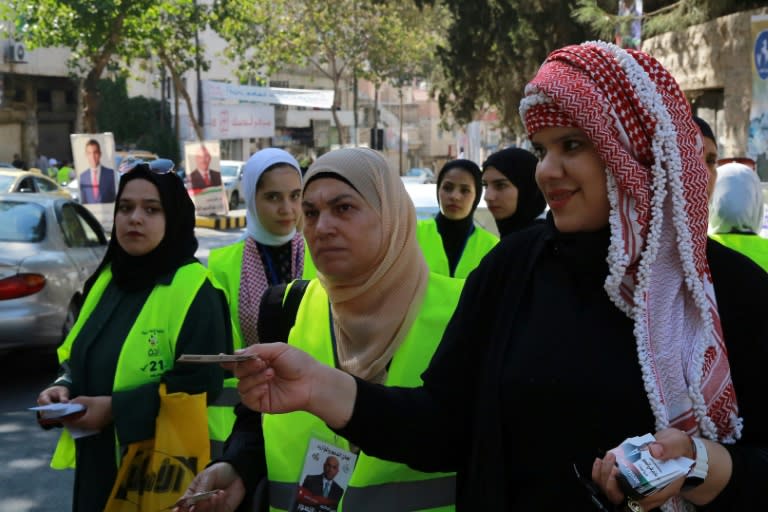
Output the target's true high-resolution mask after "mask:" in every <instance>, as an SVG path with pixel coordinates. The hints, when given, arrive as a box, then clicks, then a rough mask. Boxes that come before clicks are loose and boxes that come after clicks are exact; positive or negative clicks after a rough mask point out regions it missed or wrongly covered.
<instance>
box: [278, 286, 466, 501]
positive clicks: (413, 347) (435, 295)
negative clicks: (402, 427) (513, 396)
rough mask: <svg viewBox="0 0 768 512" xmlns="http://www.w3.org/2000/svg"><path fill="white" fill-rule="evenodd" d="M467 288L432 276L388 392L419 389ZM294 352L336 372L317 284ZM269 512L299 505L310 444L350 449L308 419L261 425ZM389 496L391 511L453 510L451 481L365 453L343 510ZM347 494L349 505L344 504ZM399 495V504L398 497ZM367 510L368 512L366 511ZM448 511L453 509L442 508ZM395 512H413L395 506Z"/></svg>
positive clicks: (299, 322) (294, 336) (291, 417)
mask: <svg viewBox="0 0 768 512" xmlns="http://www.w3.org/2000/svg"><path fill="white" fill-rule="evenodd" d="M462 285H463V281H462V280H458V279H451V278H448V277H445V276H440V275H437V274H434V273H432V274H430V276H429V282H428V286H427V291H426V294H425V297H424V302H423V304H422V305H421V307H420V310H419V314H418V315H417V317H416V321H415V322H414V324H413V326H412V327H411V329H410V331H409V333H408V336H407V337H406V339H405V340H404V341H403V343H402V344H401V346H400V347H399V348H398V349H397V351H396V352H395V355H394V358H393V359H392V362H391V364H390V368H389V372H388V375H387V381H386V384H387V385H389V386H403V387H416V386H419V385H421V384H422V381H421V373H422V372H423V371H424V370H425V369H426V367H427V365H428V364H429V361H430V360H431V358H432V355H433V353H434V351H435V349H436V348H437V345H438V344H439V342H440V339H441V338H442V334H443V331H444V330H445V326H446V324H447V323H448V320H449V319H450V317H451V314H452V313H453V310H454V309H455V307H456V303H457V302H458V298H459V294H460V293H461V287H462ZM288 342H289V343H290V344H291V345H295V346H297V347H298V348H300V349H301V350H303V351H305V352H307V353H309V354H310V355H311V356H312V357H314V358H315V359H317V360H318V361H321V362H323V363H325V364H328V365H331V366H333V365H334V356H333V348H332V344H331V337H330V321H329V314H328V296H327V294H326V293H325V290H323V288H322V287H321V286H320V283H319V282H318V281H317V280H313V281H312V282H310V284H309V286H308V287H307V291H306V292H305V294H304V298H303V300H302V302H301V305H300V306H299V310H298V312H297V315H296V324H295V326H294V328H293V329H292V330H291V334H290V336H289V338H288ZM263 429H264V440H265V441H264V444H265V450H266V454H267V468H268V474H269V489H270V506H271V510H288V508H289V507H288V506H286V505H289V504H290V503H291V502H292V501H293V500H295V497H296V491H297V488H298V484H299V478H300V477H301V476H302V475H301V470H302V466H303V464H304V458H305V456H306V449H307V446H308V445H309V440H310V438H312V437H316V438H318V439H322V440H325V441H328V442H330V443H333V444H335V445H337V446H340V447H342V448H344V449H348V448H349V443H348V442H347V441H346V439H343V438H341V437H339V436H337V435H336V434H335V433H334V432H333V431H331V430H330V429H328V427H327V426H326V425H325V423H324V422H322V421H320V420H319V419H318V418H316V417H315V416H312V415H311V414H308V413H305V412H295V413H288V414H279V415H265V416H264V417H263ZM382 492H386V493H387V494H391V495H390V496H388V497H387V498H386V499H387V503H400V501H398V498H402V499H403V500H404V501H403V502H402V503H408V502H413V503H419V504H420V505H423V506H421V509H422V510H453V503H454V501H455V486H454V485H453V474H447V473H422V472H419V471H415V470H413V469H411V468H409V467H408V466H406V465H404V464H398V463H394V462H389V461H384V460H381V459H378V458H376V457H371V456H368V455H367V454H365V453H363V452H361V453H360V454H359V456H358V461H357V465H356V466H355V469H354V471H353V473H352V476H351V477H350V479H349V483H348V487H347V491H346V493H345V496H344V497H343V498H342V502H341V503H340V505H339V510H342V508H343V509H346V510H348V511H352V512H356V511H358V510H371V508H370V507H371V506H372V503H373V502H372V501H371V500H372V499H373V500H376V499H378V498H377V497H378V496H380V495H381V493H382ZM347 493H348V495H349V498H350V500H351V501H347ZM401 495H402V496H401ZM363 504H365V505H363ZM443 507H448V508H443ZM389 510H390V512H391V511H393V510H412V509H408V508H401V506H399V505H397V506H395V508H394V509H389Z"/></svg>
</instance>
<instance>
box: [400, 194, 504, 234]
mask: <svg viewBox="0 0 768 512" xmlns="http://www.w3.org/2000/svg"><path fill="white" fill-rule="evenodd" d="M403 184H404V185H405V190H406V191H408V195H410V196H411V201H413V205H414V206H415V207H416V220H422V219H430V218H433V217H434V216H435V215H437V212H439V211H440V205H439V204H438V202H437V185H435V184H434V183H408V182H405V183H403ZM475 225H477V226H480V227H482V228H484V229H486V230H487V231H490V232H491V233H493V234H494V235H496V236H499V230H498V228H497V227H496V221H495V220H493V215H492V214H491V212H490V211H489V210H488V205H486V204H485V199H483V198H482V197H481V198H480V203H479V204H478V205H477V210H475Z"/></svg>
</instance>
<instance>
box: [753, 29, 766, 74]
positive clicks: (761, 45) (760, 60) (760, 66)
mask: <svg viewBox="0 0 768 512" xmlns="http://www.w3.org/2000/svg"><path fill="white" fill-rule="evenodd" d="M755 69H756V70H757V74H758V76H760V78H761V79H762V80H765V79H766V78H768V30H763V31H762V32H760V33H759V34H757V39H755Z"/></svg>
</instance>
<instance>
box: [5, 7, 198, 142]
mask: <svg viewBox="0 0 768 512" xmlns="http://www.w3.org/2000/svg"><path fill="white" fill-rule="evenodd" d="M206 13H207V11H206V9H205V7H204V6H197V5H196V2H195V0H161V1H158V0H100V1H93V0H8V1H7V2H4V3H2V4H0V17H2V18H3V19H16V20H18V23H17V26H18V30H19V32H18V33H17V34H16V35H17V36H20V37H21V38H23V40H24V41H25V42H27V43H28V44H29V46H30V47H31V48H41V47H66V48H69V49H70V50H71V57H70V62H69V65H70V69H71V71H72V73H73V74H74V75H75V76H76V77H78V78H79V79H80V80H81V83H82V101H83V129H84V130H85V131H86V132H89V133H93V132H96V131H98V129H99V128H98V124H97V119H98V110H99V107H100V104H99V103H100V101H99V87H98V86H99V80H100V79H101V78H102V77H103V76H104V74H105V72H106V71H107V70H111V71H113V72H114V74H115V75H117V76H120V75H125V74H127V73H128V71H129V66H128V65H127V64H126V63H132V62H136V61H137V60H139V61H140V60H143V59H149V58H151V57H152V56H156V57H157V58H158V59H159V60H160V62H161V63H162V65H163V66H165V67H166V68H167V69H168V71H169V72H170V74H171V77H172V80H173V83H174V86H175V88H176V90H177V91H178V92H179V94H181V95H182V97H184V99H185V101H187V106H188V109H189V111H190V115H191V116H192V123H193V126H194V127H195V130H196V132H197V134H198V137H200V138H202V131H201V129H200V126H199V123H197V120H196V119H195V117H194V109H193V108H191V100H190V99H189V95H188V94H187V91H186V88H185V87H184V85H183V82H182V80H181V76H182V75H183V73H184V72H186V71H188V70H189V69H192V68H193V67H195V66H196V65H197V64H198V63H200V65H201V66H202V67H203V68H204V67H205V66H206V62H205V61H204V59H203V58H202V57H201V55H202V52H196V46H195V44H194V34H195V33H196V31H199V30H203V29H204V28H205V27H206V26H207V14H206Z"/></svg>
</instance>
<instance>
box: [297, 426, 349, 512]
mask: <svg viewBox="0 0 768 512" xmlns="http://www.w3.org/2000/svg"><path fill="white" fill-rule="evenodd" d="M356 462H357V455H356V454H354V453H352V452H350V451H348V450H344V449H342V448H340V447H338V446H334V445H332V444H329V443H326V442H323V441H320V440H318V439H311V440H310V444H309V450H308V451H307V456H306V458H305V460H304V467H303V469H302V472H301V478H300V480H299V482H300V485H299V489H298V492H297V493H296V501H295V503H294V506H293V507H291V510H292V511H294V512H330V511H333V510H336V509H337V508H338V506H339V501H341V497H342V496H343V495H344V490H345V489H346V488H347V484H348V483H349V479H350V477H351V476H352V471H353V470H354V469H355V463H356Z"/></svg>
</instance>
